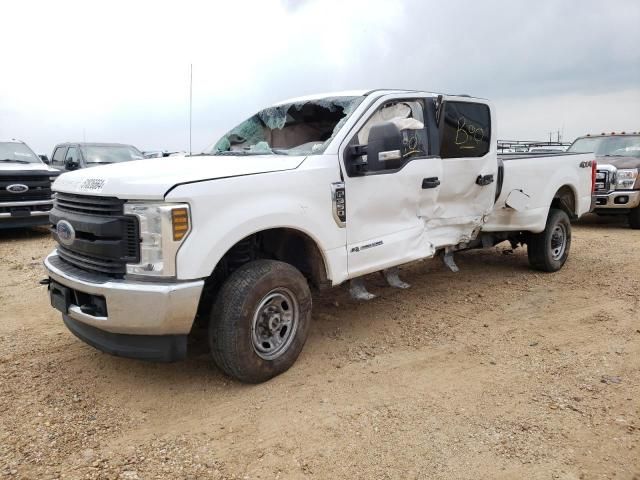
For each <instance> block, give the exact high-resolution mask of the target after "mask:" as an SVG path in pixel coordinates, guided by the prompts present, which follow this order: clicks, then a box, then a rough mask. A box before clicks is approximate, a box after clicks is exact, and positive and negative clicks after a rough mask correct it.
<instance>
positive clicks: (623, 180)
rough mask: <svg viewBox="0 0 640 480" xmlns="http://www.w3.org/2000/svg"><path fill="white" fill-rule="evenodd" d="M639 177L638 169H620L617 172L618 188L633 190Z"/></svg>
mask: <svg viewBox="0 0 640 480" xmlns="http://www.w3.org/2000/svg"><path fill="white" fill-rule="evenodd" d="M636 178H638V170H636V169H635V168H633V169H622V170H618V172H617V174H616V189H618V190H631V189H632V188H633V185H634V184H635V183H636Z"/></svg>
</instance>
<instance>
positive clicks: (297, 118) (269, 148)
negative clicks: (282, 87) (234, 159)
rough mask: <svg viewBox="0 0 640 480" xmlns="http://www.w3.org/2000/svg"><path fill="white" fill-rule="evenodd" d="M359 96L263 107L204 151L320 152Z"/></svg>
mask: <svg viewBox="0 0 640 480" xmlns="http://www.w3.org/2000/svg"><path fill="white" fill-rule="evenodd" d="M363 99H364V97H360V96H358V97H327V98H322V99H317V100H308V101H303V102H296V103H287V104H284V105H277V106H275V107H269V108H265V109H264V110H262V111H260V112H258V113H257V114H255V115H254V116H253V117H251V118H249V119H247V120H245V121H244V122H242V123H241V124H240V125H238V126H237V127H235V128H234V129H233V130H231V131H230V132H228V133H227V134H226V135H225V136H223V137H222V138H221V139H220V140H218V141H217V142H216V143H215V144H214V145H213V147H210V148H209V149H207V150H206V151H205V153H208V154H211V155H262V154H284V155H316V154H320V153H322V152H324V150H325V149H326V148H327V146H328V145H329V142H330V141H331V140H332V139H333V137H334V135H335V134H336V133H337V132H338V130H340V128H341V127H342V125H344V122H346V121H347V119H348V118H349V116H350V115H351V113H353V111H354V110H355V109H356V107H357V106H358V105H360V103H361V102H362V100H363Z"/></svg>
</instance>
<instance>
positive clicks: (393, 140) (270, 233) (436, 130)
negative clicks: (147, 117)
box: [45, 90, 595, 382]
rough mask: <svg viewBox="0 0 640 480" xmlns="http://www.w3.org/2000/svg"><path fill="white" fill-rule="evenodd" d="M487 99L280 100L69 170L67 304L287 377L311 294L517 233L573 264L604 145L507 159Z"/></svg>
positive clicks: (122, 330) (63, 266)
mask: <svg viewBox="0 0 640 480" xmlns="http://www.w3.org/2000/svg"><path fill="white" fill-rule="evenodd" d="M496 145H497V142H496V120H495V114H494V112H493V110H492V108H491V105H490V103H489V102H487V101H486V100H482V99H477V98H471V97H468V96H449V95H436V94H432V93H426V92H417V91H407V90H373V91H357V92H345V93H338V94H330V95H318V96H311V97H305V98H298V99H293V100H289V101H286V102H283V103H279V104H276V105H274V106H271V107H268V108H266V109H264V110H262V111H260V112H258V113H257V114H255V115H254V116H252V117H250V118H249V119H247V120H246V121H244V122H242V123H241V124H240V125H238V126H237V127H236V128H234V129H233V130H231V131H230V132H229V133H228V134H226V135H225V136H224V137H222V138H221V139H220V140H219V141H218V142H217V143H216V144H215V145H214V146H213V147H211V149H209V150H208V151H207V152H206V153H203V154H200V155H191V156H182V157H176V158H174V159H172V160H171V161H167V159H159V160H142V161H135V162H127V163H122V164H114V165H108V166H104V167H97V168H93V169H88V170H81V171H76V172H71V173H66V174H64V175H62V176H61V177H60V178H59V179H58V180H56V182H55V184H54V186H53V189H54V191H55V192H56V193H55V200H54V208H53V210H52V212H51V217H50V218H51V222H52V224H53V225H54V237H55V239H56V240H57V242H58V247H57V249H56V250H55V251H53V252H52V253H51V254H50V255H49V256H48V257H47V258H46V259H45V266H46V269H47V271H48V277H49V278H48V279H47V280H46V281H45V283H48V284H49V291H50V298H51V303H52V305H53V306H54V307H55V308H57V309H59V310H60V311H62V313H63V320H64V322H65V324H66V325H67V327H68V328H69V329H70V330H71V331H72V332H73V333H74V334H75V335H76V336H78V337H79V338H81V339H82V340H84V341H85V342H87V343H89V344H91V345H93V346H95V347H97V348H99V349H101V350H103V351H106V352H109V353H112V354H115V355H121V356H127V357H136V358H146V359H153V360H163V361H172V360H177V359H180V358H183V357H184V356H185V355H186V350H187V336H188V334H189V333H190V332H191V331H192V329H193V328H194V324H196V323H197V324H199V325H202V326H206V327H207V328H208V332H209V333H208V335H209V344H210V347H211V353H212V356H213V359H214V360H215V362H216V364H217V365H218V366H219V367H220V368H221V369H222V370H223V371H224V372H226V373H227V374H229V375H230V376H233V377H235V378H237V379H240V380H241V381H244V382H261V381H265V380H267V379H269V378H271V377H273V376H275V375H278V374H279V373H282V372H284V371H285V370H287V369H288V368H289V367H290V366H291V365H292V364H293V363H294V362H295V360H296V358H297V357H298V355H299V353H300V351H301V350H302V348H303V345H304V343H305V340H306V338H307V334H308V332H309V326H310V321H311V303H312V301H311V291H310V287H314V288H324V287H332V286H337V285H340V284H342V283H344V282H349V284H350V290H351V293H352V294H353V295H354V296H355V297H356V298H361V299H366V298H370V297H371V296H372V295H371V294H369V293H368V292H367V290H366V287H365V284H364V282H363V281H362V277H363V275H366V274H369V273H372V272H378V271H380V272H383V274H384V275H385V277H386V279H387V280H388V282H389V283H390V284H391V285H393V286H397V287H401V288H402V287H407V286H408V285H407V284H405V283H403V282H402V281H401V280H400V279H399V277H398V271H397V268H396V267H397V266H398V265H402V264H405V263H407V262H411V261H414V260H418V259H424V258H430V257H434V256H436V255H441V256H442V259H443V260H444V262H445V264H446V265H447V266H449V267H450V268H452V269H454V270H457V267H456V266H455V263H454V260H453V253H454V252H455V251H458V250H465V249H470V248H479V247H492V246H494V245H496V244H497V243H500V242H502V241H505V240H506V241H510V242H511V243H512V244H513V245H517V244H522V245H524V244H526V245H527V247H528V257H529V262H530V264H531V266H532V267H533V268H535V269H538V270H542V271H547V272H553V271H556V270H558V269H560V268H561V267H562V266H563V264H564V263H565V261H566V259H567V256H568V255H569V248H570V245H571V224H570V219H571V218H576V217H579V216H580V215H582V214H583V213H585V212H588V211H589V210H590V208H591V202H592V191H593V182H594V173H595V162H594V161H593V155H592V154H562V155H547V156H541V155H536V156H535V157H534V158H527V157H524V156H517V155H515V156H506V157H505V158H504V159H498V155H497V153H496V148H497V146H496Z"/></svg>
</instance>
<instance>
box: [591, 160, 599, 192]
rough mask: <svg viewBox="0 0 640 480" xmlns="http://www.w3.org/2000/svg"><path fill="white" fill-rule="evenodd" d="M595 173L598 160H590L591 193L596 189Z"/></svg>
mask: <svg viewBox="0 0 640 480" xmlns="http://www.w3.org/2000/svg"><path fill="white" fill-rule="evenodd" d="M596 173H598V162H596V161H595V160H592V161H591V193H593V192H595V191H596Z"/></svg>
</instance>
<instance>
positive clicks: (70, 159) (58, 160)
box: [51, 142, 144, 171]
mask: <svg viewBox="0 0 640 480" xmlns="http://www.w3.org/2000/svg"><path fill="white" fill-rule="evenodd" d="M142 159H144V155H143V154H142V152H141V151H140V150H138V149H137V148H136V147H134V146H133V145H126V144H122V143H85V142H79V143H61V144H58V145H56V146H55V148H54V149H53V154H52V155H51V166H52V167H53V168H57V169H58V170H65V171H66V170H77V169H79V168H87V167H96V166H98V165H105V164H109V163H119V162H128V161H131V160H142Z"/></svg>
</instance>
